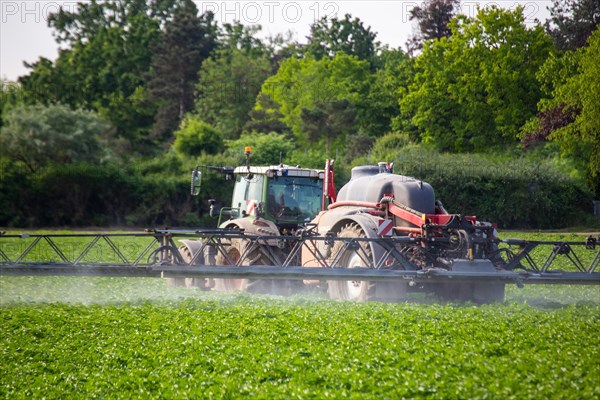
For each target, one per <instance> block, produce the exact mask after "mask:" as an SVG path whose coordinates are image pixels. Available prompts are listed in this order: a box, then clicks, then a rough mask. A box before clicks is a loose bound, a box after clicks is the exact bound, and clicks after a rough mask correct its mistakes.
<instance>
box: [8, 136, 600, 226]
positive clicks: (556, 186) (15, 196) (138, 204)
mask: <svg viewBox="0 0 600 400" xmlns="http://www.w3.org/2000/svg"><path fill="white" fill-rule="evenodd" d="M214 157H217V156H214ZM394 159H395V162H396V172H397V173H401V174H405V175H410V176H414V177H416V178H419V179H423V180H424V181H427V182H429V183H430V184H431V185H433V187H434V189H435V191H436V197H437V198H439V199H441V200H442V201H443V203H444V205H445V206H446V209H448V211H450V212H453V213H460V214H463V215H476V216H477V217H478V219H480V220H486V221H492V222H496V223H498V224H499V226H500V227H501V228H540V229H544V228H561V227H567V226H576V225H580V226H581V225H588V226H589V225H590V223H592V224H593V223H594V222H592V221H594V219H593V217H591V214H592V210H593V208H592V200H593V198H592V195H591V193H590V192H589V191H588V190H586V189H585V187H584V186H583V185H582V184H581V183H579V182H578V181H576V180H574V179H571V178H570V177H569V176H568V175H566V174H564V173H562V172H560V171H559V170H558V169H557V168H554V167H552V166H551V165H547V164H544V163H536V162H531V161H526V160H520V159H517V160H510V161H506V160H505V161H495V162H494V161H490V157H489V156H487V157H484V156H477V155H457V154H453V155H445V154H439V153H436V152H427V151H424V150H423V149H420V148H417V149H411V148H410V146H409V147H404V148H403V149H402V150H399V151H398V152H396V155H395V156H394ZM357 161H358V160H357ZM190 162H192V161H190ZM194 162H195V161H194ZM199 162H200V163H201V165H235V161H233V160H225V159H223V160H222V159H214V160H213V159H207V160H200V161H199ZM202 163H204V164H202ZM223 163H225V164H223ZM194 165H195V164H194ZM342 167H343V166H341V167H339V168H338V172H337V178H338V179H337V181H338V182H337V183H338V186H341V185H342V184H343V183H344V182H345V180H346V177H347V176H349V174H348V170H349V167H347V168H342ZM0 168H1V171H0V172H1V174H0V226H13V227H62V226H65V227H66V226H68V227H78V226H79V227H82V226H138V227H142V226H143V227H157V226H160V227H162V226H187V227H198V226H204V227H209V226H214V225H215V224H216V221H215V220H214V219H211V218H210V217H209V216H208V215H207V214H208V213H207V211H208V207H207V203H206V200H208V199H209V198H214V199H217V200H220V201H221V203H222V204H228V203H229V202H230V198H231V193H232V189H233V183H232V182H231V181H226V180H224V178H223V177H222V176H220V175H219V174H216V173H208V174H204V175H203V186H202V192H201V195H200V196H199V197H197V198H196V197H192V196H190V195H189V182H190V174H189V171H190V170H191V169H192V168H193V166H191V165H183V162H182V161H181V160H179V159H177V158H176V157H172V156H166V157H162V158H159V159H155V160H150V161H147V162H145V163H139V162H138V163H136V164H133V165H132V166H130V167H117V166H114V165H90V164H76V165H68V166H53V167H49V168H46V169H43V170H41V171H39V172H37V173H35V174H31V173H27V171H26V170H25V169H24V167H22V166H19V165H18V164H14V163H9V162H6V161H5V162H0ZM343 181H344V182H343ZM595 221H597V220H595ZM596 223H597V222H596Z"/></svg>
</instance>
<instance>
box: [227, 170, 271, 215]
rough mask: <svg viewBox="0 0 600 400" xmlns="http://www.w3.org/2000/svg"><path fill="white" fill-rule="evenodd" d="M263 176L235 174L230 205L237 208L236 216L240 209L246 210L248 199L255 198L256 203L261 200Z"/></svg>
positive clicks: (240, 211) (239, 213)
mask: <svg viewBox="0 0 600 400" xmlns="http://www.w3.org/2000/svg"><path fill="white" fill-rule="evenodd" d="M264 178H265V177H264V176H263V175H254V176H253V177H252V178H251V179H248V178H247V177H246V175H237V176H236V179H235V188H234V189H233V197H232V202H231V207H232V208H233V209H238V210H239V211H238V213H237V214H235V215H236V216H240V215H241V213H242V211H247V208H248V200H256V202H257V204H258V203H260V202H261V201H262V195H263V188H264V180H265V179H264Z"/></svg>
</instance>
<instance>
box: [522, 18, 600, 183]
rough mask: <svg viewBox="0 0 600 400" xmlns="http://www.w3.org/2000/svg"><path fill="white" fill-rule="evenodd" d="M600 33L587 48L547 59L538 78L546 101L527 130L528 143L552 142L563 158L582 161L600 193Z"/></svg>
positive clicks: (540, 103)
mask: <svg viewBox="0 0 600 400" xmlns="http://www.w3.org/2000/svg"><path fill="white" fill-rule="evenodd" d="M599 54H600V30H599V29H596V31H594V32H593V33H592V35H591V36H590V37H589V40H588V46H586V47H580V48H579V49H577V50H575V51H569V52H567V53H565V54H564V55H559V56H553V57H550V58H549V59H548V61H547V62H546V63H545V64H544V66H543V68H542V69H541V70H540V72H539V74H538V78H539V79H540V81H541V82H542V83H544V86H543V87H544V88H545V90H546V97H545V98H544V99H542V100H541V101H540V102H539V105H538V106H539V110H540V112H539V113H538V115H537V118H536V119H533V120H532V121H531V122H530V124H529V125H528V126H527V127H525V131H526V132H527V133H526V140H532V139H537V140H545V139H548V140H552V141H554V142H556V143H558V144H559V145H560V148H561V151H562V154H563V156H565V157H570V158H573V159H575V160H577V161H579V163H580V165H582V169H583V170H585V171H586V175H587V181H588V184H589V185H590V187H591V188H592V189H594V190H595V192H596V194H598V193H600V119H599V118H598V115H600V63H599V62H598V55H599Z"/></svg>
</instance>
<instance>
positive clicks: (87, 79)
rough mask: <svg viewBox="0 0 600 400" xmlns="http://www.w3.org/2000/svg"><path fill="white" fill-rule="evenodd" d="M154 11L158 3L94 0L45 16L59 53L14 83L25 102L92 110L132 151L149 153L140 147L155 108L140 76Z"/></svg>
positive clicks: (155, 26) (153, 30)
mask: <svg viewBox="0 0 600 400" xmlns="http://www.w3.org/2000/svg"><path fill="white" fill-rule="evenodd" d="M163 4H164V2H163ZM153 6H154V7H158V6H159V4H158V2H156V3H147V2H146V1H144V0H125V1H120V0H119V1H116V0H109V1H102V2H99V1H97V0H93V1H90V2H83V3H81V4H79V5H78V7H77V8H76V10H75V11H70V10H68V9H65V8H62V7H61V8H60V10H59V11H58V12H56V13H52V14H50V16H49V18H48V24H49V26H50V27H51V28H53V30H54V35H55V38H56V40H57V42H58V43H59V44H60V45H61V46H62V48H61V49H60V50H59V55H58V58H57V59H56V61H54V62H53V61H50V60H48V59H46V58H40V60H38V61H37V62H35V63H33V64H32V65H30V68H31V69H32V70H31V73H30V74H29V75H27V76H23V77H21V78H19V83H20V84H21V85H22V86H23V88H24V89H25V90H26V92H27V94H28V98H27V102H28V103H36V102H41V103H43V104H50V103H56V102H60V103H63V104H67V105H70V106H72V107H74V108H75V107H83V108H87V109H93V110H95V111H97V112H98V113H99V114H100V115H101V116H103V117H104V118H105V119H107V120H109V121H110V122H111V123H112V124H113V126H114V127H115V128H116V134H117V136H118V137H122V138H125V139H127V140H128V141H129V142H130V143H131V144H132V145H135V147H134V148H131V149H130V150H131V151H132V152H133V151H136V152H143V151H148V149H147V148H145V147H143V146H144V145H147V144H148V140H147V133H148V131H149V128H150V126H151V124H152V121H153V115H154V111H155V108H154V105H153V104H148V103H147V102H146V101H145V100H146V99H145V91H144V90H145V89H144V86H145V80H144V76H145V75H146V73H147V72H148V70H149V67H150V62H151V58H152V54H151V51H150V49H151V47H152V44H153V43H155V42H156V41H157V40H158V37H159V26H160V23H161V21H160V19H159V18H157V17H155V12H156V9H155V8H153Z"/></svg>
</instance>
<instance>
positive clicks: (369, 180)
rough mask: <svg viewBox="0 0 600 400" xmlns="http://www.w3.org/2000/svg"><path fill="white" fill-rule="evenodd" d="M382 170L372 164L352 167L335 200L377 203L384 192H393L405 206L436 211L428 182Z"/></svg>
mask: <svg viewBox="0 0 600 400" xmlns="http://www.w3.org/2000/svg"><path fill="white" fill-rule="evenodd" d="M384 171H385V168H382V167H381V166H375V165H366V166H360V167H354V168H352V177H351V178H350V181H349V182H348V183H347V184H345V185H344V187H342V188H341V189H340V192H339V193H338V197H337V201H338V202H339V201H364V202H370V203H378V202H379V201H380V200H381V198H382V197H384V196H385V195H389V194H393V195H394V198H395V200H396V201H397V202H399V203H402V204H404V205H405V206H408V207H410V208H412V209H414V210H417V211H419V212H422V213H425V214H434V213H435V194H434V192H433V188H432V187H431V185H430V184H428V183H427V182H423V181H420V180H417V179H414V178H411V177H409V176H404V175H395V174H392V173H388V172H384Z"/></svg>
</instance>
